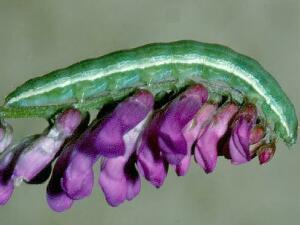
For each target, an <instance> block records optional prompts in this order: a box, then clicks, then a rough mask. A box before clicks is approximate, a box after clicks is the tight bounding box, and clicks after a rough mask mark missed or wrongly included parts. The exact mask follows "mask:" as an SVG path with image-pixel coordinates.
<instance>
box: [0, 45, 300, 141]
mask: <svg viewBox="0 0 300 225" xmlns="http://www.w3.org/2000/svg"><path fill="white" fill-rule="evenodd" d="M191 83H203V84H204V85H205V86H206V87H207V88H208V90H209V92H210V96H211V98H214V96H222V95H226V96H230V97H231V98H232V99H233V100H235V101H237V102H239V103H242V102H243V101H245V99H246V100H247V101H248V102H250V103H254V104H255V105H256V106H257V108H258V109H260V110H261V116H262V117H263V118H264V119H265V120H266V122H267V124H268V127H271V129H273V130H274V132H275V134H276V135H277V136H279V137H281V138H282V139H283V140H284V141H285V143H287V144H289V145H291V144H294V143H295V142H296V139H297V129H298V121H297V117H296V113H295V109H294V106H293V104H292V103H291V101H290V100H289V98H288V97H287V96H286V94H285V93H284V92H283V90H282V89H281V87H280V86H279V84H278V83H277V81H276V80H275V79H274V78H273V77H272V76H271V75H270V74H269V73H268V72H267V71H266V70H265V69H263V68H262V66H261V65H260V64H259V63H257V62H256V61H255V60H253V59H251V58H249V57H247V56H244V55H241V54H239V53H237V52H235V51H233V50H231V49H229V48H227V47H224V46H221V45H217V44H207V43H201V42H196V41H177V42H171V43H155V44H148V45H145V46H142V47H138V48H134V49H130V50H124V51H118V52H114V53H111V54H108V55H105V56H102V57H99V58H96V59H89V60H85V61H82V62H79V63H76V64H74V65H72V66H70V67H67V68H64V69H60V70H56V71H54V72H51V73H49V74H46V75H44V76H41V77H38V78H34V79H32V80H29V81H27V82H26V83H25V84H23V85H21V86H20V87H18V88H17V89H16V90H14V91H13V92H12V93H10V94H9V95H8V96H7V98H6V100H5V104H4V105H3V106H2V107H0V118H19V117H44V118H48V117H50V116H52V115H54V114H55V113H57V112H58V111H61V110H63V109H65V108H68V107H71V106H72V107H75V108H77V109H79V110H81V111H87V110H91V109H97V108H101V106H103V105H105V104H107V103H111V102H113V101H117V100H120V99H123V98H125V97H127V96H128V95H129V94H130V93H132V92H133V91H135V90H136V89H146V90H148V91H150V92H151V93H152V94H154V95H155V96H156V98H157V99H158V98H159V96H161V94H163V93H168V92H172V91H175V92H176V91H179V90H181V89H182V88H184V87H186V86H187V85H189V84H191Z"/></svg>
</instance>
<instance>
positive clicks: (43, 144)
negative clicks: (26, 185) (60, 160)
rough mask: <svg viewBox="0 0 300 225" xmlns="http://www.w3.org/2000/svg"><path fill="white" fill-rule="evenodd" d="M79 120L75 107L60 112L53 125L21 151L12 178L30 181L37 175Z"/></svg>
mask: <svg viewBox="0 0 300 225" xmlns="http://www.w3.org/2000/svg"><path fill="white" fill-rule="evenodd" d="M81 120H82V117H81V114H80V112H79V111H77V110H75V109H69V110H66V111H65V112H63V113H62V114H60V115H59V116H58V117H57V119H56V122H55V124H54V126H53V127H52V128H51V129H50V130H49V131H47V132H46V134H42V135H41V136H40V137H39V138H37V139H36V140H35V141H34V142H33V143H32V144H31V145H30V146H28V147H27V149H26V150H24V151H23V152H22V154H21V155H20V157H19V159H18V162H17V164H16V167H15V170H14V174H13V177H14V179H18V180H21V179H24V180H25V181H30V180H31V179H33V178H34V177H35V176H36V175H38V174H39V173H40V172H41V171H42V170H43V169H44V168H45V167H46V166H47V165H48V164H49V163H50V162H51V161H52V160H53V158H54V157H55V155H56V154H57V152H58V151H59V150H60V149H61V147H62V145H63V143H64V142H65V140H66V138H68V137H70V136H71V135H72V134H73V133H74V132H75V130H76V128H77V127H78V126H79V124H80V122H81Z"/></svg>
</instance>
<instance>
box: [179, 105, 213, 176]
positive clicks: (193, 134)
mask: <svg viewBox="0 0 300 225" xmlns="http://www.w3.org/2000/svg"><path fill="white" fill-rule="evenodd" d="M216 109H217V105H216V104H212V103H205V104H204V105H203V106H202V107H201V109H200V110H199V111H198V112H197V114H196V115H195V116H194V118H193V119H192V120H191V121H190V122H189V123H188V124H187V125H186V126H185V127H184V129H183V135H184V137H185V140H186V142H187V149H188V154H186V156H184V158H183V159H182V160H181V161H180V163H179V164H178V165H176V168H175V171H176V173H177V175H178V176H184V175H185V174H186V173H187V172H188V169H189V165H190V161H191V154H192V148H193V145H194V143H195V142H196V140H197V138H198V137H199V135H200V134H201V132H202V131H203V128H204V125H205V124H207V123H208V122H209V121H210V120H211V118H212V116H213V115H214V113H215V111H216Z"/></svg>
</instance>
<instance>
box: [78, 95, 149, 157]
mask: <svg viewBox="0 0 300 225" xmlns="http://www.w3.org/2000/svg"><path fill="white" fill-rule="evenodd" d="M153 104H154V99H153V96H152V94H151V93H150V92H147V91H139V92H138V93H137V94H135V95H133V96H131V97H129V98H128V99H126V100H124V101H123V102H121V103H119V104H118V106H117V107H116V108H115V110H114V111H113V112H112V114H111V115H109V116H108V117H107V118H106V119H104V121H102V122H101V123H100V124H99V125H98V127H96V129H94V130H93V131H92V132H91V133H90V134H89V135H87V136H86V138H85V140H84V141H83V143H84V144H83V146H82V147H83V148H84V146H86V147H87V148H91V149H92V150H94V152H97V153H98V154H100V155H102V156H105V157H116V156H120V155H123V154H124V153H125V143H124V140H123V136H124V134H125V133H127V132H128V131H129V130H131V129H132V128H134V127H135V126H136V125H137V124H138V123H139V122H140V121H142V120H143V119H144V118H145V117H146V115H147V114H148V113H149V112H150V111H151V110H152V107H153ZM90 151H91V150H90Z"/></svg>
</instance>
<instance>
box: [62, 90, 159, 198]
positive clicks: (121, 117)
mask: <svg viewBox="0 0 300 225" xmlns="http://www.w3.org/2000/svg"><path fill="white" fill-rule="evenodd" d="M153 103H154V99H153V96H152V95H151V94H150V93H149V92H146V91H140V92H138V93H137V94H135V95H133V96H132V97H129V98H128V99H127V100H125V101H123V102H121V103H120V104H119V105H118V106H117V107H116V108H115V110H114V111H113V112H112V114H111V115H110V116H109V117H107V118H106V119H104V120H103V121H102V122H101V123H100V124H99V125H97V128H95V129H94V130H88V131H87V132H85V133H84V135H83V137H81V138H79V141H78V142H77V143H75V145H74V149H73V151H72V152H73V153H72V156H71V157H70V161H69V165H68V166H67V168H66V170H65V172H64V176H63V189H64V190H65V192H66V193H68V195H69V196H70V197H72V198H73V199H81V198H84V197H86V196H88V195H89V194H90V193H91V191H92V186H93V182H92V177H93V164H94V163H95V162H96V161H97V159H98V158H99V157H100V156H102V154H104V155H106V156H108V157H112V156H115V157H116V158H117V155H119V154H121V152H122V155H123V156H124V157H125V158H126V159H128V157H130V155H131V153H130V151H132V148H133V146H132V147H129V146H128V144H129V143H127V142H126V138H125V136H126V134H127V133H130V132H131V131H132V130H135V129H136V127H139V124H140V123H141V121H144V120H145V118H147V115H148V114H149V113H150V112H151V110H152V107H153ZM135 132H139V133H138V135H139V134H140V133H141V130H138V131H136V130H135ZM101 140H102V142H101ZM131 142H132V143H133V144H135V143H136V137H132V140H131ZM109 143H111V146H109ZM108 148H112V149H111V150H108ZM119 148H120V149H121V151H119V150H120V149H119ZM95 149H96V150H95ZM128 149H129V150H128ZM128 154H129V155H128ZM109 165H110V164H109ZM109 165H108V166H107V167H108V168H109ZM79 174H81V175H80V176H79ZM103 174H105V173H103ZM100 176H101V175H100ZM103 176H104V175H103Z"/></svg>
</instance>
